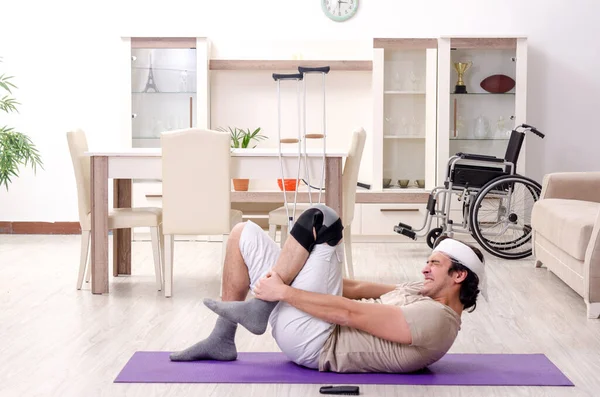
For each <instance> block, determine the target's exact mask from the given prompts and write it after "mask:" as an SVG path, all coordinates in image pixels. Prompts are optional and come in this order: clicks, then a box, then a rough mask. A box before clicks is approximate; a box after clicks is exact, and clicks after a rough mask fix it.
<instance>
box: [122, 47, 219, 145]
mask: <svg viewBox="0 0 600 397" xmlns="http://www.w3.org/2000/svg"><path fill="white" fill-rule="evenodd" d="M122 43H123V51H122V57H124V58H126V59H128V62H129V63H128V66H129V67H128V69H129V73H128V74H127V75H126V76H124V80H125V81H126V86H127V87H128V88H127V89H128V91H127V95H126V96H125V98H126V103H124V105H123V108H124V109H125V111H124V112H123V119H122V126H123V127H122V128H124V130H125V131H124V134H123V135H124V136H125V137H126V138H127V140H126V141H125V142H124V143H125V144H126V145H127V146H130V147H160V134H161V133H162V132H164V131H171V130H177V129H181V128H189V127H200V128H206V127H208V125H209V119H208V118H209V114H208V108H209V105H208V98H209V87H208V62H209V57H210V48H209V47H210V46H209V43H208V40H207V39H205V38H195V37H190V38H187V37H182V38H159V37H124V38H122ZM123 64H125V63H123Z"/></svg>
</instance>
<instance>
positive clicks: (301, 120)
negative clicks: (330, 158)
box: [273, 66, 330, 230]
mask: <svg viewBox="0 0 600 397" xmlns="http://www.w3.org/2000/svg"><path fill="white" fill-rule="evenodd" d="M329 70H330V68H329V66H323V67H316V68H309V67H302V66H300V67H298V73H293V74H278V73H273V79H274V80H275V81H276V82H277V135H278V138H279V139H278V148H279V165H280V168H281V186H282V190H283V200H284V203H285V210H286V216H287V219H288V230H292V226H293V224H294V221H295V219H296V205H297V203H298V189H297V188H296V189H295V193H294V206H293V211H292V215H291V216H290V209H289V206H288V200H287V194H286V189H285V179H286V178H285V171H284V167H283V153H282V152H283V151H282V145H284V144H296V145H298V170H297V173H296V186H298V184H299V182H300V169H301V163H302V160H304V173H305V175H304V176H305V178H306V180H305V183H306V185H307V186H308V201H309V203H310V204H311V205H312V204H313V202H312V194H311V188H314V187H313V186H312V185H311V182H310V170H309V166H308V155H307V145H306V143H307V140H308V139H321V140H322V143H323V157H322V164H323V165H322V169H321V184H320V186H319V187H316V188H317V189H318V190H319V201H318V203H319V204H321V194H322V191H323V188H324V182H325V154H326V149H327V115H326V101H325V93H326V89H325V75H326V74H327V73H329ZM307 74H321V75H322V77H323V83H322V84H323V131H322V133H310V134H309V133H307V131H306V114H307V111H306V79H305V75H307ZM281 81H295V82H296V102H297V105H298V136H297V138H292V137H282V136H281ZM301 83H302V84H301ZM300 85H302V88H303V91H304V93H303V101H302V102H303V106H301V101H300Z"/></svg>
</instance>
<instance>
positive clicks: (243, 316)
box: [170, 204, 485, 373]
mask: <svg viewBox="0 0 600 397" xmlns="http://www.w3.org/2000/svg"><path fill="white" fill-rule="evenodd" d="M342 230H343V226H342V223H341V220H340V219H339V217H338V215H337V214H336V213H335V212H334V211H333V210H332V209H331V208H329V207H326V206H324V205H320V204H317V205H314V206H312V207H310V208H309V209H307V210H305V211H304V212H303V213H302V215H300V216H299V217H298V219H297V221H296V223H295V224H294V226H293V227H292V229H291V231H290V237H289V238H288V239H287V241H286V243H285V245H284V247H283V249H280V248H279V247H278V245H277V244H276V243H275V242H274V241H273V240H272V239H270V238H269V236H268V235H267V234H266V233H265V232H264V231H263V230H262V229H261V228H260V227H259V226H258V225H256V224H255V223H252V222H245V223H240V224H237V225H236V226H235V227H234V228H233V230H232V231H231V234H230V236H229V240H228V241H227V251H226V256H225V266H224V269H223V281H222V282H223V295H222V299H223V302H216V301H214V300H210V299H206V300H205V301H204V303H205V304H206V306H208V307H209V308H210V309H211V310H213V311H214V312H216V313H217V314H219V317H218V319H217V322H216V324H215V328H214V330H213V331H212V333H211V334H210V335H209V337H208V338H207V339H205V340H203V341H200V342H198V343H196V344H195V345H193V346H191V347H189V348H188V349H186V350H183V351H180V352H176V353H172V354H171V356H170V357H171V360H172V361H194V360H235V359H236V358H237V349H236V347H235V332H236V329H237V324H241V325H242V326H244V327H245V328H247V329H248V330H249V331H250V332H252V333H254V334H257V335H258V334H262V333H264V332H265V330H266V328H267V324H268V323H270V324H271V328H272V335H273V337H274V338H275V341H276V342H277V344H278V346H279V348H280V349H281V350H282V351H283V353H285V354H286V355H287V356H288V358H289V359H290V360H292V361H294V362H295V363H297V364H299V365H302V366H305V367H308V368H315V369H319V370H320V371H334V372H396V373H397V372H411V371H415V370H419V369H422V368H424V367H426V366H428V365H430V364H432V363H434V362H436V361H437V360H439V359H440V358H442V357H443V356H444V354H446V352H447V351H448V350H449V349H450V347H451V346H452V344H453V343H454V340H455V338H456V336H457V334H458V331H459V329H460V325H461V313H462V312H463V310H466V309H471V311H472V310H474V309H475V306H476V300H477V295H478V293H479V290H480V289H481V291H482V292H483V293H484V292H485V269H484V263H483V261H484V260H483V255H482V254H481V252H480V251H479V250H478V249H476V248H474V247H470V246H468V245H466V244H464V243H462V242H459V241H456V240H453V239H440V241H439V243H438V245H437V246H436V247H435V248H434V250H433V252H432V253H431V255H430V256H429V258H428V259H427V261H426V263H425V266H424V268H423V271H422V272H423V275H424V278H425V280H424V281H423V282H409V283H403V284H399V285H387V284H376V283H370V282H360V281H354V280H347V279H342V274H341V273H342V266H343V263H342V262H343V258H344V254H343V244H340V241H341V240H342ZM249 288H250V289H251V290H252V291H253V293H254V296H255V298H253V299H250V300H247V301H245V299H246V295H247V293H248V290H249Z"/></svg>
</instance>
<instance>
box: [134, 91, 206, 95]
mask: <svg viewBox="0 0 600 397" xmlns="http://www.w3.org/2000/svg"><path fill="white" fill-rule="evenodd" d="M131 93H132V94H135V95H140V94H147V95H160V94H185V95H190V94H196V92H194V91H161V92H143V91H131Z"/></svg>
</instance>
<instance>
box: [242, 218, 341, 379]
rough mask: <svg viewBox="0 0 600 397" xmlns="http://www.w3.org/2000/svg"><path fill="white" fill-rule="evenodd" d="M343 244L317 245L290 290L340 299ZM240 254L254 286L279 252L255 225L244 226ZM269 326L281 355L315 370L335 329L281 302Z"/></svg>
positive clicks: (272, 314)
mask: <svg viewBox="0 0 600 397" xmlns="http://www.w3.org/2000/svg"><path fill="white" fill-rule="evenodd" d="M343 249H344V248H343V244H341V243H340V244H338V245H337V246H335V247H331V246H329V245H327V244H319V245H316V246H315V247H314V249H313V250H312V252H311V253H310V255H309V257H308V260H307V261H306V264H305V265H304V267H303V268H302V270H300V273H298V276H296V278H295V279H294V281H293V282H292V284H291V285H292V287H294V288H297V289H301V290H305V291H311V292H318V293H322V294H329V295H342V263H343V259H344V251H343ZM240 251H241V253H242V257H243V258H244V262H246V266H248V274H249V276H250V287H251V289H254V286H255V285H256V283H257V282H258V280H260V278H262V277H263V276H264V275H266V274H267V272H268V271H269V270H270V269H271V268H272V267H273V266H275V263H276V262H277V258H278V257H279V252H280V251H281V248H280V247H279V246H278V245H277V243H275V241H273V240H272V239H271V238H270V237H269V236H268V235H267V234H266V233H265V232H264V230H262V228H260V227H259V226H258V225H257V224H255V223H253V222H252V221H248V222H246V224H245V226H244V230H243V231H242V234H241V236H240ZM269 323H270V324H271V328H272V335H273V338H275V341H276V342H277V345H278V346H279V348H280V349H281V351H282V352H283V353H285V354H286V356H288V357H289V358H290V360H292V361H294V362H295V363H296V364H299V365H303V366H305V367H308V368H315V369H316V368H318V367H319V354H320V353H321V350H322V348H323V345H324V344H325V342H326V341H327V338H328V337H329V335H330V334H331V332H332V331H333V329H334V327H335V325H334V324H331V323H328V322H325V321H323V320H319V319H318V318H316V317H313V316H311V315H309V314H307V313H304V312H303V311H300V310H298V309H296V308H295V307H293V306H290V305H289V304H287V303H285V302H280V303H279V304H278V305H277V307H275V310H273V313H271V317H270V318H269Z"/></svg>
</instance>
